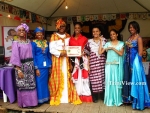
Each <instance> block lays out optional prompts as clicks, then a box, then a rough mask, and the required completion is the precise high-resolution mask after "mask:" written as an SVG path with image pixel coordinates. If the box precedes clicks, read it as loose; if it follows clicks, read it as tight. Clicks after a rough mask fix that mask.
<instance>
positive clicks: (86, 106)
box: [0, 99, 150, 113]
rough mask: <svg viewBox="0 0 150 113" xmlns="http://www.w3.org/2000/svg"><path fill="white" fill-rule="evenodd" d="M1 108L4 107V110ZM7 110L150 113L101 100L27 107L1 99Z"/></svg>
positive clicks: (39, 112) (2, 105) (0, 101)
mask: <svg viewBox="0 0 150 113" xmlns="http://www.w3.org/2000/svg"><path fill="white" fill-rule="evenodd" d="M1 109H3V111H2V110H1ZM6 110H8V111H10V110H16V112H11V113H21V112H27V113H34V112H35V113H150V109H148V108H147V109H145V110H143V111H139V110H132V108H131V105H128V106H125V105H122V106H120V107H107V106H105V105H104V104H103V101H101V100H100V101H99V102H98V103H82V104H81V105H72V104H60V105H59V106H50V105H49V104H43V105H41V106H40V107H35V108H33V109H27V108H19V107H18V105H17V103H13V104H10V103H9V102H7V103H3V101H2V99H0V113H7V111H6ZM19 111H20V112H19ZM8 113H9V112H8Z"/></svg>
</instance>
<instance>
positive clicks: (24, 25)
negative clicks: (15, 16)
mask: <svg viewBox="0 0 150 113" xmlns="http://www.w3.org/2000/svg"><path fill="white" fill-rule="evenodd" d="M20 28H24V29H25V31H26V32H28V31H29V26H27V24H25V23H21V24H20V25H19V26H18V27H17V28H16V31H18V29H20Z"/></svg>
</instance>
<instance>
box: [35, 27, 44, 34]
mask: <svg viewBox="0 0 150 113" xmlns="http://www.w3.org/2000/svg"><path fill="white" fill-rule="evenodd" d="M37 32H42V33H43V32H44V28H42V27H37V28H36V29H35V30H34V33H37Z"/></svg>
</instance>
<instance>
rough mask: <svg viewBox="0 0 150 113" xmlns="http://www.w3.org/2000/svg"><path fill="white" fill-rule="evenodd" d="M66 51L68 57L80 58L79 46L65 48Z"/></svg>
mask: <svg viewBox="0 0 150 113" xmlns="http://www.w3.org/2000/svg"><path fill="white" fill-rule="evenodd" d="M66 51H67V56H68V57H77V56H81V46H67V47H66Z"/></svg>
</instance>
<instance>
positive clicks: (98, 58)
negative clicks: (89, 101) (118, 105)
mask: <svg viewBox="0 0 150 113" xmlns="http://www.w3.org/2000/svg"><path fill="white" fill-rule="evenodd" d="M105 43H106V39H105V38H104V40H103V45H102V46H104V45H105ZM99 45H100V42H98V43H95V42H94V40H93V39H90V40H88V43H87V44H86V46H85V48H84V52H85V53H86V54H87V55H88V56H89V65H90V74H89V80H90V84H91V87H92V93H101V92H103V90H104V76H105V55H104V54H102V55H99V54H98V49H99Z"/></svg>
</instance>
